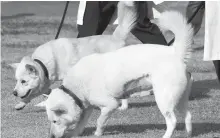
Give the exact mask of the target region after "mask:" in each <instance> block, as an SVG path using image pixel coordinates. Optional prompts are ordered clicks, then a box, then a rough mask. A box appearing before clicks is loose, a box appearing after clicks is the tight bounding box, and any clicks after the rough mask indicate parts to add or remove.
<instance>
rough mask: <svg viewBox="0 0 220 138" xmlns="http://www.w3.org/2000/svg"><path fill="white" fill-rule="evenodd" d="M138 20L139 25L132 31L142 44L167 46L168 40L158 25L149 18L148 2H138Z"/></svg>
mask: <svg viewBox="0 0 220 138" xmlns="http://www.w3.org/2000/svg"><path fill="white" fill-rule="evenodd" d="M135 4H136V6H137V12H138V19H137V25H136V26H135V28H134V29H133V30H132V34H134V35H135V36H136V37H137V38H138V39H139V40H140V41H141V42H142V43H151V44H161V45H167V42H166V39H165V38H164V36H163V34H162V32H161V31H160V29H159V28H158V26H157V25H155V24H153V23H151V21H150V19H149V18H148V8H147V2H136V3H135Z"/></svg>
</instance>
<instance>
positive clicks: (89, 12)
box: [77, 1, 117, 38]
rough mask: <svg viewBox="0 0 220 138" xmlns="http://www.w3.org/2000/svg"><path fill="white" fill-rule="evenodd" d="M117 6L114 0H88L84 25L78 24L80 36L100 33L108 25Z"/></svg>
mask: <svg viewBox="0 0 220 138" xmlns="http://www.w3.org/2000/svg"><path fill="white" fill-rule="evenodd" d="M116 7H117V2H113V1H110V2H108V1H88V2H86V10H85V13H84V17H83V25H78V31H79V34H78V36H77V38H79V37H86V36H92V35H100V34H102V33H103V32H104V30H105V29H106V27H107V26H108V24H109V22H110V20H111V18H112V15H113V14H114V12H115V9H116Z"/></svg>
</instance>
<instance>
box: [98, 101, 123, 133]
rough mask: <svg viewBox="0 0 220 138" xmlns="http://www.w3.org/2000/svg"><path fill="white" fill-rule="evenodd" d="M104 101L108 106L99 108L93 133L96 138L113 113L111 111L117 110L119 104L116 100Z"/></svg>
mask: <svg viewBox="0 0 220 138" xmlns="http://www.w3.org/2000/svg"><path fill="white" fill-rule="evenodd" d="M106 101H107V103H108V105H107V106H105V107H102V108H101V115H100V116H99V118H98V120H97V128H96V131H95V135H96V136H101V135H102V134H103V130H104V125H105V124H106V121H107V120H108V118H109V117H110V115H111V114H112V113H113V111H114V110H115V109H117V108H118V106H119V102H118V101H117V100H116V99H111V100H107V99H106Z"/></svg>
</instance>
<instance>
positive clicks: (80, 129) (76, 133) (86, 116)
mask: <svg viewBox="0 0 220 138" xmlns="http://www.w3.org/2000/svg"><path fill="white" fill-rule="evenodd" d="M92 111H93V107H88V108H86V109H85V110H84V111H83V113H82V115H81V118H80V121H79V122H78V123H77V125H76V127H75V129H74V131H73V133H72V136H79V135H81V134H82V133H83V130H84V128H85V126H86V124H87V122H88V120H89V117H90V116H91V114H92Z"/></svg>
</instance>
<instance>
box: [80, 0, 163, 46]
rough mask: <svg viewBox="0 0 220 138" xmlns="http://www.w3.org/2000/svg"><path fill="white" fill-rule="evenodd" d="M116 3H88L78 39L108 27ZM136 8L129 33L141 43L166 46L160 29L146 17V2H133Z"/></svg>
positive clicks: (100, 31) (97, 33)
mask: <svg viewBox="0 0 220 138" xmlns="http://www.w3.org/2000/svg"><path fill="white" fill-rule="evenodd" d="M117 3H118V2H117V1H88V2H86V10H85V13H84V19H83V25H78V31H79V33H78V36H77V37H78V38H79V37H86V36H92V35H100V34H102V33H103V32H104V31H105V29H106V27H107V26H108V24H109V22H110V20H111V18H112V16H113V14H114V12H115V10H116V8H117ZM135 5H136V6H137V12H138V19H137V25H136V26H135V28H134V29H133V30H132V31H131V33H132V34H133V35H134V36H136V37H137V38H138V39H139V40H140V41H141V42H142V43H151V44H161V45H167V42H166V40H165V38H164V36H163V34H162V33H161V31H160V29H159V28H158V27H157V26H156V25H155V24H153V23H151V22H150V19H149V18H148V17H147V14H148V9H147V2H135Z"/></svg>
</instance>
